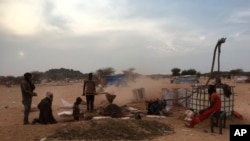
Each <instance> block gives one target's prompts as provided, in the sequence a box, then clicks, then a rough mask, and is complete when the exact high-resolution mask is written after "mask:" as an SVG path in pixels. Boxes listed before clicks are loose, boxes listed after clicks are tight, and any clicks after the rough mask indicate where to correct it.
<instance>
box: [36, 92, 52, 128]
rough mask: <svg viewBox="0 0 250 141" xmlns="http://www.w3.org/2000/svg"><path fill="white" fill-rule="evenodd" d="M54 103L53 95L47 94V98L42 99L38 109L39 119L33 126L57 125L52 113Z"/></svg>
mask: <svg viewBox="0 0 250 141" xmlns="http://www.w3.org/2000/svg"><path fill="white" fill-rule="evenodd" d="M52 101H53V93H51V92H47V93H46V97H45V98H44V99H42V100H41V101H40V103H39V104H38V109H39V111H40V113H39V118H38V119H34V120H33V122H32V124H35V123H41V124H55V123H57V121H56V119H55V118H54V116H53V112H52Z"/></svg>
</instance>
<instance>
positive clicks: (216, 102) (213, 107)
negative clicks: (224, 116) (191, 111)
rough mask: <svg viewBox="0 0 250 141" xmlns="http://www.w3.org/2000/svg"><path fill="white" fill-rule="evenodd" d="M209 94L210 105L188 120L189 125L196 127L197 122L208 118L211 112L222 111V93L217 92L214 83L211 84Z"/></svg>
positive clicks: (187, 124)
mask: <svg viewBox="0 0 250 141" xmlns="http://www.w3.org/2000/svg"><path fill="white" fill-rule="evenodd" d="M208 94H209V96H210V98H209V99H210V106H209V107H208V108H206V109H204V110H201V111H200V112H199V114H197V115H196V116H195V117H193V118H192V120H191V121H190V122H186V123H185V125H186V126H187V127H194V126H195V125H196V124H197V123H199V122H201V121H203V120H205V119H207V118H208V117H210V116H211V114H213V113H216V112H220V109H221V98H220V95H218V94H217V93H216V87H215V86H214V85H209V87H208Z"/></svg>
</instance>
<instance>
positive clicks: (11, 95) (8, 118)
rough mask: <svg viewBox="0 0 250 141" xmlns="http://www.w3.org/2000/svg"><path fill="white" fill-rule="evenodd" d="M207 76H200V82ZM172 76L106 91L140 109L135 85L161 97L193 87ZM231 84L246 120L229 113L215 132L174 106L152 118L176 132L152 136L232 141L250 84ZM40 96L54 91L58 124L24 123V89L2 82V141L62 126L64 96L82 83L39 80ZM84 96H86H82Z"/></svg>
mask: <svg viewBox="0 0 250 141" xmlns="http://www.w3.org/2000/svg"><path fill="white" fill-rule="evenodd" d="M203 81H205V79H204V80H203V79H202V80H201V83H202V82H203ZM169 82H170V80H169V79H159V80H152V79H139V80H136V81H135V82H133V83H130V84H129V85H128V86H126V87H119V88H117V87H108V88H106V89H105V91H108V92H110V93H113V94H116V95H117V97H116V99H115V100H114V103H116V104H118V105H124V104H127V105H131V106H134V107H136V108H138V109H140V110H146V106H145V103H144V102H140V103H135V102H134V97H133V94H132V89H134V88H141V87H143V88H145V90H146V92H145V94H146V98H160V97H161V90H162V88H174V87H185V88H190V85H177V84H170V83H169ZM224 82H225V83H227V84H229V85H233V86H235V87H234V93H235V106H234V109H235V111H237V112H239V113H240V114H242V115H243V120H240V119H237V118H235V117H228V119H227V123H226V128H225V129H223V134H222V135H220V134H219V130H218V128H216V129H215V133H210V125H209V121H208V120H206V121H204V122H202V123H200V124H198V125H197V126H195V128H186V127H185V126H184V121H183V119H182V116H181V115H183V113H184V111H183V110H180V109H179V110H174V111H173V114H172V115H171V116H169V117H167V118H165V119H157V118H156V119H152V120H161V121H162V122H164V123H167V124H171V125H172V126H173V127H174V129H175V133H174V134H171V135H165V136H160V137H157V138H155V139H153V140H155V141H161V140H171V141H185V140H192V141H200V140H203V141H206V140H215V139H216V140H220V141H229V125H230V124H239V123H241V124H250V110H249V108H250V84H249V83H248V84H246V83H234V82H233V81H230V80H227V81H224ZM35 91H36V92H37V94H38V96H37V97H34V98H33V106H34V107H36V105H37V104H38V103H39V101H40V100H41V99H42V98H44V96H45V93H46V91H51V92H53V93H54V101H53V112H54V116H55V118H56V119H57V120H58V124H55V125H23V124H22V119H23V113H22V109H23V105H22V103H21V92H20V87H19V86H12V87H6V86H0V106H1V107H0V113H1V114H0V128H1V129H0V138H1V140H3V141H18V140H20V141H21V140H22V141H34V140H40V139H42V138H44V137H46V136H48V135H51V134H52V133H54V131H55V130H56V129H58V128H60V127H63V126H66V124H67V123H66V122H65V119H63V118H62V117H59V116H58V115H57V113H58V112H61V111H64V110H65V109H62V108H61V106H62V104H61V99H62V98H63V99H64V100H66V101H68V102H70V103H73V102H74V100H75V98H76V97H78V96H81V94H82V83H79V82H78V83H68V84H62V83H59V82H58V83H50V84H39V85H36V90H35ZM82 98H85V97H82ZM105 100H106V98H105V96H104V95H98V96H96V100H95V107H98V106H100V105H101V103H102V102H103V101H105ZM38 114H39V112H38V111H34V112H31V113H30V116H29V119H30V121H32V120H33V119H34V118H37V117H38ZM85 122H88V120H84V121H81V122H79V123H81V124H84V123H85Z"/></svg>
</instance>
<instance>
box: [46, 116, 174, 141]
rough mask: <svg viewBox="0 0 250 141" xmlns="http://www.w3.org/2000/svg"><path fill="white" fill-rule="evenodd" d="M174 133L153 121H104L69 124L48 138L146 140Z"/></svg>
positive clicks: (170, 128)
mask: <svg viewBox="0 0 250 141" xmlns="http://www.w3.org/2000/svg"><path fill="white" fill-rule="evenodd" d="M169 133H174V130H173V128H172V127H171V126H170V125H167V124H164V123H160V122H157V121H152V120H122V119H102V120H91V121H89V122H87V123H85V124H79V122H78V123H77V124H70V123H69V124H68V125H66V126H65V127H64V128H60V129H58V130H56V132H55V133H54V134H53V135H52V136H50V137H48V139H55V138H56V139H59V140H103V141H106V140H107V141H110V140H144V139H151V138H154V137H156V136H161V135H166V134H169Z"/></svg>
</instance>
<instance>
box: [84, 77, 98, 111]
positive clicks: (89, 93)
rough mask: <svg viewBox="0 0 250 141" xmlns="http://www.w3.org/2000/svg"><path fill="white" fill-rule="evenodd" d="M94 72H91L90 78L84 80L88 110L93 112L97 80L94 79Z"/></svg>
mask: <svg viewBox="0 0 250 141" xmlns="http://www.w3.org/2000/svg"><path fill="white" fill-rule="evenodd" d="M92 77H93V74H92V73H89V75H88V80H85V81H84V85H83V96H86V101H87V111H88V112H89V111H90V112H93V109H94V100H95V94H96V86H95V82H94V81H93V80H92Z"/></svg>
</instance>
